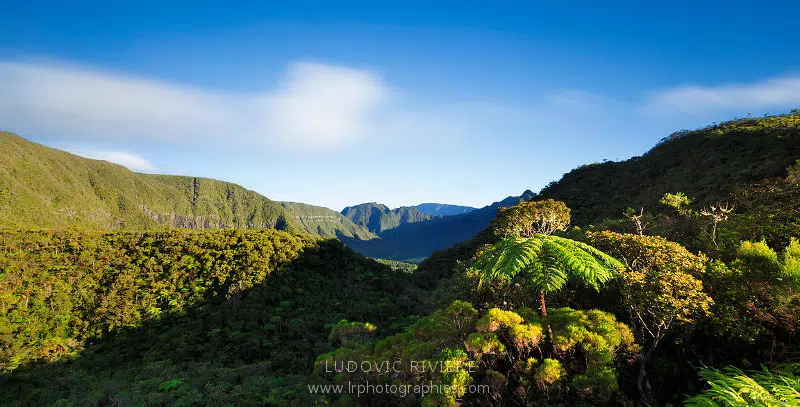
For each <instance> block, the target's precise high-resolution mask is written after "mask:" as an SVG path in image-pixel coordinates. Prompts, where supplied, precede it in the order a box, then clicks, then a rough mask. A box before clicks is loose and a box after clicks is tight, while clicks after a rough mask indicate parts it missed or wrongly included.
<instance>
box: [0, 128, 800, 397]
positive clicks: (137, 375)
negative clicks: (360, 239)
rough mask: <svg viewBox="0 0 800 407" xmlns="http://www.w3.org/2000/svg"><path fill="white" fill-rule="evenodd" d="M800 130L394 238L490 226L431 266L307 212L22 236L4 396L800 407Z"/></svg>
mask: <svg viewBox="0 0 800 407" xmlns="http://www.w3.org/2000/svg"><path fill="white" fill-rule="evenodd" d="M799 125H800V115H798V114H787V115H780V116H771V117H765V118H759V119H740V120H733V121H730V122H726V123H721V124H715V125H713V126H709V127H707V128H703V129H700V130H696V131H683V132H677V133H675V134H673V135H672V136H670V137H668V138H666V139H665V140H663V141H662V142H661V143H660V144H659V145H657V146H656V147H654V148H653V149H652V150H651V151H649V152H648V153H646V154H644V155H643V156H642V157H637V158H633V159H631V160H628V161H624V162H620V163H603V164H592V165H587V166H584V167H581V168H578V169H576V170H574V171H572V172H570V173H569V174H566V175H565V176H564V178H563V179H561V180H560V181H558V182H555V183H553V184H551V185H549V186H548V187H546V188H544V189H543V190H542V191H541V192H540V193H539V194H534V193H527V194H525V196H524V197H522V198H516V199H512V198H509V199H507V200H504V201H502V202H501V203H498V204H497V205H494V206H491V207H487V208H484V209H479V210H476V211H472V212H469V213H466V214H462V215H454V216H448V217H444V218H437V219H432V220H428V221H420V222H414V223H407V224H404V225H400V226H397V227H394V228H393V229H390V230H387V231H383V232H381V239H375V241H378V242H381V244H382V245H384V247H382V248H381V250H384V251H386V252H389V251H392V250H394V252H395V253H401V252H402V253H403V254H408V253H411V252H410V251H409V250H408V247H410V246H402V245H401V246H398V247H394V248H392V247H391V246H390V242H392V241H393V240H392V239H390V238H386V237H385V236H386V235H387V233H389V232H393V233H398V234H400V235H398V236H402V234H403V233H406V232H404V230H411V231H413V230H420V231H425V232H424V233H428V234H427V236H428V239H430V240H429V241H436V242H437V244H441V243H442V242H444V240H445V238H442V237H441V236H443V235H446V236H453V235H452V234H448V233H451V232H450V231H452V230H456V229H458V230H459V231H460V232H459V233H466V232H467V229H470V228H472V231H470V232H469V235H468V236H466V237H464V238H463V239H461V240H462V241H461V242H460V243H458V244H455V245H451V246H450V247H448V248H445V249H444V250H439V251H437V252H434V253H433V254H431V255H430V256H429V257H427V258H426V259H424V260H423V261H422V262H421V263H420V264H419V265H418V266H417V267H415V266H413V265H410V264H407V263H402V262H397V261H389V260H380V259H370V258H367V257H363V256H362V255H360V254H358V253H356V252H355V251H353V249H351V248H349V247H347V246H346V245H345V244H350V242H349V241H348V239H346V238H343V239H342V241H343V242H344V243H343V242H342V241H339V240H336V239H331V238H321V237H319V236H312V235H310V234H308V233H305V232H303V231H300V230H301V228H299V227H298V226H295V225H294V223H293V221H291V217H287V218H286V219H287V220H288V221H289V222H288V223H287V225H288V224H289V223H291V224H292V226H291V227H287V229H289V230H285V231H283V230H275V228H253V229H247V228H244V227H237V228H221V229H204V230H190V229H181V228H170V225H168V224H158V225H156V226H158V228H131V230H128V229H127V228H118V227H115V228H111V227H99V226H98V225H97V224H94V223H86V224H81V225H77V226H73V227H64V226H68V225H50V226H51V227H53V229H32V226H31V225H29V226H27V227H24V228H16V227H14V228H8V229H5V230H4V231H2V232H0V270H1V273H2V274H0V309H2V312H1V313H0V368H1V369H2V374H0V404H2V405H4V406H5V405H8V406H20V407H21V406H314V405H329V406H376V407H377V406H668V405H687V406H751V405H753V406H795V405H800V356H798V351H800V349H799V348H798V344H800V342H798V329H800V241H799V240H798V239H799V238H800V128H798V126H799ZM31 160H33V158H31ZM26 165H33V164H26ZM153 177H155V176H153ZM6 185H7V184H5V183H4V184H2V187H3V188H6V189H4V191H7V190H8V189H7V188H13V186H9V187H7V186H6ZM8 185H11V184H8ZM42 188H45V186H42ZM3 193H4V194H6V195H2V194H0V197H2V196H7V195H8V192H3ZM37 196H38V195H37ZM15 199H16V198H15ZM234 202H235V201H234ZM28 205H31V206H34V205H37V204H36V203H34V202H30V203H28ZM278 208H279V209H283V208H280V206H278ZM48 210H50V209H48ZM9 213H13V212H9ZM235 213H239V212H235ZM284 214H285V212H284ZM26 216H28V215H26ZM284 216H285V215H284ZM448 219H449V220H448ZM468 219H473V220H475V221H474V222H473V221H471V220H468ZM478 220H481V221H480V222H479V221H478ZM448 222H451V223H448ZM425 225H428V226H425ZM430 225H461V226H459V227H456V226H452V227H449V228H446V227H442V226H430ZM464 225H467V226H468V227H465V226H464ZM233 226H238V225H233ZM148 229H149V230H148ZM436 230H446V231H444V232H442V234H440V235H437V234H436V233H433V232H434V231H436ZM422 233H423V232H420V234H414V233H412V232H408V234H407V235H405V236H406V237H404V238H403V239H407V240H401V239H398V240H397V242H399V243H400V244H404V243H403V242H410V241H412V240H413V239H412V237H411V236H416V239H417V240H422V239H423V238H422V237H421V236H423V235H422ZM437 239H439V240H437ZM409 244H410V243H409ZM419 245H420V246H418V247H421V246H422V245H423V244H422V243H420V244H419ZM428 247H431V246H430V245H429V246H428ZM445 247H447V246H445ZM375 257H392V256H375ZM421 257H425V256H421ZM394 258H395V259H397V258H407V257H402V256H400V257H394ZM351 367H353V368H351ZM337 386H341V387H337Z"/></svg>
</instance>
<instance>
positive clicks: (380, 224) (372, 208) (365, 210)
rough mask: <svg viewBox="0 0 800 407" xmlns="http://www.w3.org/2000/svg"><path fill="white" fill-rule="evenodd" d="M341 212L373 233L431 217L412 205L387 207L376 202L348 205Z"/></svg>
mask: <svg viewBox="0 0 800 407" xmlns="http://www.w3.org/2000/svg"><path fill="white" fill-rule="evenodd" d="M341 213H342V215H343V216H345V217H346V218H348V219H350V220H351V221H352V222H353V223H355V224H356V225H360V226H363V227H365V228H367V230H369V231H370V232H372V233H375V234H380V233H381V232H383V231H386V230H389V229H394V228H396V227H398V226H400V225H402V224H405V223H414V222H422V221H426V220H430V219H431V216H430V215H426V214H424V213H422V212H420V211H419V210H417V209H416V208H414V207H413V206H401V207H399V208H395V209H389V207H387V206H386V205H384V204H380V203H377V202H366V203H362V204H358V205H354V206H348V207H345V208H344V209H342V212H341Z"/></svg>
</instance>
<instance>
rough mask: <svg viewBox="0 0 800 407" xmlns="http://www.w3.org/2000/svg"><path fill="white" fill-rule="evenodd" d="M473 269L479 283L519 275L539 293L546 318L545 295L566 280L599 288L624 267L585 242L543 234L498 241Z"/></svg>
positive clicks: (557, 289) (540, 305)
mask: <svg viewBox="0 0 800 407" xmlns="http://www.w3.org/2000/svg"><path fill="white" fill-rule="evenodd" d="M473 267H475V268H477V269H478V270H480V272H481V274H480V278H481V280H480V283H481V284H483V282H485V281H486V280H489V279H495V278H498V277H503V276H504V277H508V278H509V279H511V278H514V277H516V276H518V275H522V276H523V277H524V278H526V279H527V280H528V283H530V285H531V287H532V288H533V289H534V290H535V291H536V292H537V293H538V297H539V298H538V300H539V311H540V313H541V314H542V316H543V317H547V306H546V303H545V296H546V295H547V294H551V293H554V292H556V291H559V290H561V289H562V288H564V285H566V283H567V282H568V281H570V280H580V281H582V282H584V283H585V284H587V285H589V286H590V287H593V288H595V289H599V287H600V285H602V284H604V283H606V282H607V281H609V280H611V279H612V278H614V277H615V276H616V275H617V272H618V271H619V270H621V269H623V268H624V266H623V264H622V263H620V262H619V261H618V260H617V259H615V258H613V257H611V256H609V255H607V254H605V253H603V252H601V251H600V250H598V249H595V248H594V247H592V246H589V245H588V244H586V243H582V242H578V241H575V240H571V239H567V238H563V237H559V236H552V235H545V234H535V235H533V236H531V237H507V238H505V239H503V240H500V241H499V242H498V243H496V244H495V245H494V246H492V247H491V248H490V249H488V250H486V251H485V252H483V253H482V254H481V255H480V256H479V257H478V258H477V259H476V261H475V264H474V266H473Z"/></svg>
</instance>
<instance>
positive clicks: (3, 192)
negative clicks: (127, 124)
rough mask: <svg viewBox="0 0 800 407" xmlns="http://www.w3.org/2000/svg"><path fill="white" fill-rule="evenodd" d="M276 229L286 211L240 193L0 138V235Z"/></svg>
mask: <svg viewBox="0 0 800 407" xmlns="http://www.w3.org/2000/svg"><path fill="white" fill-rule="evenodd" d="M66 226H85V227H88V228H95V229H151V228H158V227H164V226H170V227H181V228H195V229H197V228H230V227H242V228H276V229H280V230H296V228H295V227H294V225H293V222H292V221H291V219H289V217H287V216H286V214H285V212H284V210H283V208H281V206H280V205H278V204H277V203H275V202H273V201H271V200H269V199H267V198H265V197H264V196H262V195H260V194H258V193H256V192H253V191H250V190H247V189H244V188H242V187H241V186H239V185H236V184H231V183H228V182H222V181H217V180H212V179H207V178H197V177H182V176H168V175H149V174H138V173H134V172H132V171H130V170H128V169H127V168H125V167H122V166H120V165H116V164H111V163H108V162H105V161H99V160H91V159H88V158H82V157H78V156H76V155H73V154H69V153H66V152H64V151H60V150H56V149H52V148H48V147H45V146H42V145H39V144H36V143H32V142H29V141H27V140H25V139H23V138H20V137H18V136H16V135H14V134H11V133H4V132H0V228H3V227H5V228H8V227H36V228H62V227H66Z"/></svg>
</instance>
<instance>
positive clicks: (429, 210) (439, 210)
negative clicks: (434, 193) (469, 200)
mask: <svg viewBox="0 0 800 407" xmlns="http://www.w3.org/2000/svg"><path fill="white" fill-rule="evenodd" d="M414 208H417V210H418V211H420V212H422V213H424V214H426V215H431V216H450V215H461V214H464V213H468V212H472V211H474V210H476V209H478V208H475V207H472V206H463V205H451V204H442V203H435V202H425V203H421V204H419V205H414Z"/></svg>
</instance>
